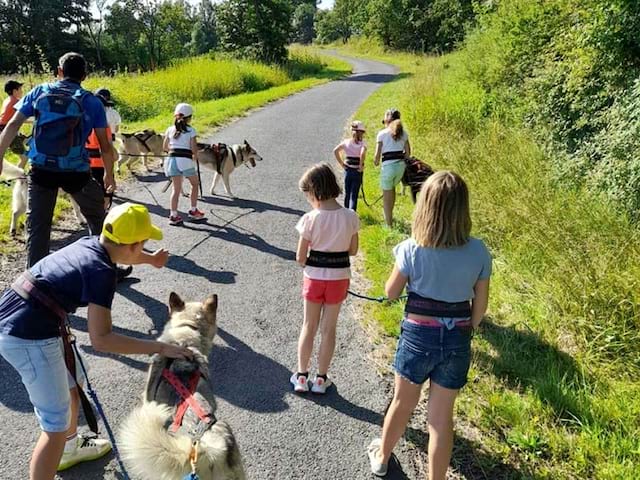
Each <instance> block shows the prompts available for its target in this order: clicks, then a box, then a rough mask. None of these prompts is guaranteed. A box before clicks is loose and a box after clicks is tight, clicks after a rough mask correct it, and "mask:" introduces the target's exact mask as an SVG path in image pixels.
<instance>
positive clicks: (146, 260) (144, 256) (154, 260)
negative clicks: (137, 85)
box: [127, 248, 169, 268]
mask: <svg viewBox="0 0 640 480" xmlns="http://www.w3.org/2000/svg"><path fill="white" fill-rule="evenodd" d="M167 260H169V252H168V251H167V250H165V249H164V248H160V249H158V250H156V251H155V252H152V253H147V252H145V251H144V250H141V251H140V253H138V256H137V258H134V259H131V260H128V261H127V262H128V263H129V265H152V266H154V267H156V268H162V267H164V266H165V265H166V264H167Z"/></svg>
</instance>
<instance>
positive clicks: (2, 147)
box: [0, 111, 27, 174]
mask: <svg viewBox="0 0 640 480" xmlns="http://www.w3.org/2000/svg"><path fill="white" fill-rule="evenodd" d="M26 119H27V117H26V116H25V115H24V114H23V113H21V112H19V111H17V112H16V113H14V114H13V117H11V120H9V123H7V126H6V127H5V128H4V130H3V131H2V133H0V174H2V161H3V160H4V154H5V153H6V151H7V149H8V148H9V147H10V146H11V142H13V139H14V138H16V135H18V132H19V131H20V127H21V126H22V124H23V123H24V121H25V120H26Z"/></svg>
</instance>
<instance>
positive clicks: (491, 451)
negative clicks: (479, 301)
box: [341, 42, 640, 479]
mask: <svg viewBox="0 0 640 480" xmlns="http://www.w3.org/2000/svg"><path fill="white" fill-rule="evenodd" d="M341 50H342V51H343V52H344V53H345V54H351V55H361V56H366V57H368V58H374V59H379V60H383V61H387V62H389V63H394V64H396V65H398V66H399V67H400V68H401V71H402V72H403V73H405V75H404V76H402V77H400V78H399V79H398V80H397V81H394V82H391V83H389V84H386V85H384V86H382V87H381V88H380V89H379V90H378V91H377V92H376V93H375V94H374V95H372V96H371V97H370V98H369V99H368V100H367V101H366V102H365V103H364V104H363V105H362V107H361V109H360V110H359V111H358V112H357V113H356V116H357V117H358V119H360V120H363V121H364V122H365V124H366V125H367V126H368V127H369V129H370V132H369V134H368V135H369V139H370V140H369V142H370V143H371V142H373V141H374V140H372V139H373V138H375V137H374V136H373V135H374V130H375V128H374V126H376V125H379V124H380V119H381V117H382V114H383V112H384V111H385V109H387V108H389V107H391V106H396V107H398V108H400V109H401V110H402V112H403V118H404V120H405V124H406V126H407V128H408V130H409V132H410V135H411V140H412V146H413V148H414V151H415V154H416V156H418V157H420V158H422V159H424V160H426V161H427V162H429V163H430V164H432V165H433V166H434V167H436V168H447V169H453V170H455V171H457V172H459V173H461V174H462V176H463V177H464V178H465V180H466V181H467V183H468V184H469V188H470V192H471V201H472V218H473V221H474V232H473V234H474V235H476V236H478V237H480V238H483V239H484V240H485V241H486V242H487V243H488V245H489V247H490V249H491V251H492V253H493V255H494V276H493V277H492V287H491V300H490V312H489V315H488V318H487V321H486V322H484V324H483V326H482V329H481V331H480V333H479V335H477V336H476V337H475V338H474V341H473V343H474V345H473V349H474V357H473V363H472V368H471V371H470V374H469V384H468V385H467V386H466V387H465V388H464V389H463V390H462V392H461V395H460V400H459V401H458V403H457V418H458V428H457V433H458V440H457V442H456V443H457V445H465V448H464V449H463V450H465V451H464V452H463V451H461V449H459V448H458V449H457V450H456V451H455V452H454V462H453V463H454V466H455V467H456V468H457V470H458V471H459V472H460V473H462V474H463V475H464V476H466V477H467V478H491V479H495V478H514V479H515V478H518V479H520V478H536V479H583V478H596V479H636V478H640V383H639V382H638V381H637V378H638V374H639V373H640V355H639V354H638V348H637V346H638V345H639V344H640V333H639V332H640V330H639V328H640V317H639V311H638V308H637V305H638V304H639V301H640V298H639V297H640V288H639V287H640V285H639V283H640V239H639V238H638V235H637V229H636V228H635V227H634V226H633V225H632V224H631V223H630V222H629V220H628V219H627V218H626V217H625V216H624V214H622V213H620V212H619V211H618V210H616V209H615V207H614V206H613V205H612V204H611V203H609V202H607V200H606V199H604V198H601V197H597V196H593V195H592V194H590V193H588V192H585V191H582V190H573V191H570V190H566V189H563V188H558V187H557V186H556V185H555V184H554V183H553V180H552V175H551V172H550V159H549V158H547V157H546V156H545V155H544V153H543V152H542V150H541V149H540V147H539V146H538V145H536V143H535V142H534V141H533V140H532V138H531V136H530V134H529V132H528V131H527V130H526V129H525V128H523V127H522V126H520V124H519V122H517V121H511V120H509V119H511V118H514V117H515V116H514V115H511V112H510V111H509V106H505V105H502V106H500V105H495V104H492V102H491V99H490V95H489V94H488V93H487V92H485V91H484V90H483V88H482V87H481V86H480V84H479V83H478V82H476V81H475V80H474V78H473V77H471V76H470V74H469V73H468V70H467V68H466V65H467V64H468V61H469V59H468V58H467V57H466V56H465V55H466V52H465V51H464V50H463V51H461V52H459V53H455V54H452V55H447V56H444V57H440V58H428V57H421V56H414V55H409V54H400V53H397V52H385V51H384V50H383V49H381V48H378V47H375V46H371V45H370V44H368V43H366V42H361V43H354V44H352V45H350V46H347V47H343V48H341ZM490 105H491V107H490ZM367 163H368V165H367V168H366V171H365V188H366V191H367V193H368V197H369V200H370V201H371V200H375V199H376V198H377V197H378V196H379V194H380V188H379V186H378V170H377V169H375V168H374V167H373V165H372V161H371V158H369V159H368V162H367ZM412 208H413V206H412V205H411V201H410V199H409V197H408V196H407V197H399V204H398V206H397V209H396V214H397V217H398V219H399V221H398V224H397V226H396V227H395V228H394V229H392V230H386V229H384V228H383V227H382V226H381V225H382V214H381V211H382V207H381V205H380V204H377V205H376V206H374V208H372V209H370V208H367V207H366V206H364V205H362V206H359V213H360V216H361V219H362V222H363V230H362V235H361V244H362V250H363V252H364V254H365V271H366V276H367V277H368V278H369V279H370V280H371V281H372V283H373V284H374V285H375V286H374V287H373V289H372V291H371V292H370V293H371V294H373V295H380V294H381V293H382V286H383V284H384V281H385V280H386V277H387V275H388V273H389V272H390V270H391V266H392V263H393V258H392V255H391V248H392V247H393V246H394V245H395V244H396V243H398V242H399V241H401V240H402V239H404V238H406V237H407V236H408V235H409V234H410V216H411V212H412ZM367 308H369V309H370V310H369V311H368V314H370V315H371V316H373V317H374V318H375V320H376V321H377V322H378V323H379V324H380V326H381V330H382V331H383V332H384V333H385V334H386V335H388V336H389V337H391V338H390V341H392V338H393V337H395V336H397V334H398V328H399V321H400V318H401V314H402V307H401V306H400V305H394V306H377V305H373V306H368V307H367Z"/></svg>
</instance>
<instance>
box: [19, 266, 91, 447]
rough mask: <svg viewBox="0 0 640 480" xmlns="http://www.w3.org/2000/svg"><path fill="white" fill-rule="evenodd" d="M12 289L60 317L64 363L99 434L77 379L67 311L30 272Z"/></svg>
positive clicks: (89, 406) (83, 406)
mask: <svg viewBox="0 0 640 480" xmlns="http://www.w3.org/2000/svg"><path fill="white" fill-rule="evenodd" d="M11 289H12V290H13V291H15V292H16V293H17V294H18V295H20V296H21V297H22V298H23V299H24V300H26V301H31V300H32V299H33V300H35V301H36V302H38V303H39V304H40V305H41V306H43V307H45V308H46V309H47V310H49V311H50V312H51V313H53V314H54V315H55V316H56V317H58V331H59V332H60V337H62V344H63V346H64V362H65V364H66V366H67V370H68V371H69V373H70V374H71V377H72V378H73V381H74V383H75V384H76V387H77V390H78V394H79V396H80V403H82V410H83V411H84V416H85V418H86V420H87V424H88V425H89V428H90V429H91V431H92V432H94V433H96V434H97V433H98V420H97V419H96V415H95V413H94V412H93V408H92V407H91V403H90V402H89V399H88V398H87V395H86V394H85V393H84V390H83V389H82V387H81V386H80V384H79V383H78V379H77V378H76V357H75V355H74V354H73V344H74V343H75V341H76V338H75V336H74V335H73V334H72V333H71V330H70V328H69V325H68V323H67V311H66V310H65V309H64V308H63V307H62V306H61V305H60V304H59V303H58V301H57V300H56V299H55V298H54V297H53V296H52V295H51V294H50V293H49V292H47V290H46V289H44V288H42V286H41V285H39V284H38V281H37V280H36V278H35V277H34V276H33V275H32V274H31V272H30V271H28V270H27V271H25V272H24V273H22V274H21V275H20V276H19V277H18V278H17V279H16V280H15V281H14V282H13V283H12V284H11Z"/></svg>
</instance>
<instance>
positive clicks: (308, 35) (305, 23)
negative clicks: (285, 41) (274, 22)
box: [291, 3, 316, 44]
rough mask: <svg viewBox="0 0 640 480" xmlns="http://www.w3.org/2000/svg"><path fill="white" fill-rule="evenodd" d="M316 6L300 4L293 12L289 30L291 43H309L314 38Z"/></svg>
mask: <svg viewBox="0 0 640 480" xmlns="http://www.w3.org/2000/svg"><path fill="white" fill-rule="evenodd" d="M315 16H316V6H315V5H312V4H310V3H301V4H300V5H298V6H297V7H296V9H295V11H294V12H293V18H292V20H291V29H292V30H293V37H292V38H293V41H294V42H299V43H305V44H306V43H311V42H312V41H313V39H314V37H315V33H316V32H315V29H314V25H313V24H314V20H315Z"/></svg>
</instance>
